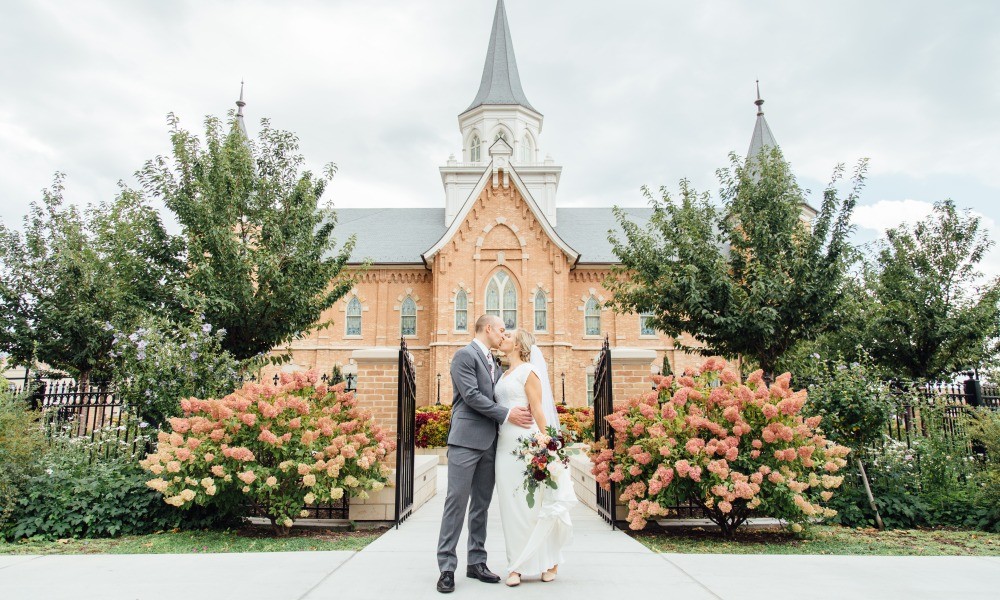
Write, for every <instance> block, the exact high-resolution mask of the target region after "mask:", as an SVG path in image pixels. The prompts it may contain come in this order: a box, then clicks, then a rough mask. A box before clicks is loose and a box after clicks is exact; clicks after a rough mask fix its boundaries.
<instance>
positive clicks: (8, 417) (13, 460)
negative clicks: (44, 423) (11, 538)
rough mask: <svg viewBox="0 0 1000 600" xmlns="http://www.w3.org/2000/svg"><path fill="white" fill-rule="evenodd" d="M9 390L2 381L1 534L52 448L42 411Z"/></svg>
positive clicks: (0, 395) (0, 434)
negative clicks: (27, 486)
mask: <svg viewBox="0 0 1000 600" xmlns="http://www.w3.org/2000/svg"><path fill="white" fill-rule="evenodd" d="M7 390H8V388H7V380H6V379H3V378H2V377H0V531H2V530H3V529H4V527H5V526H6V523H7V521H8V520H9V519H10V518H11V516H12V515H13V513H14V510H15V507H16V505H17V501H18V499H19V498H20V497H21V495H22V493H23V491H24V489H25V487H26V485H27V482H28V480H29V478H30V477H31V476H32V475H34V474H36V473H38V472H39V471H40V466H39V463H38V459H39V457H40V456H42V455H44V453H45V451H46V449H47V448H48V445H47V444H46V442H45V437H44V434H43V432H42V428H41V426H40V425H39V422H38V421H39V413H38V411H33V410H30V409H29V408H28V406H27V404H26V403H25V402H24V400H23V399H22V398H19V397H14V396H13V395H12V394H10V393H9V392H8V391H7Z"/></svg>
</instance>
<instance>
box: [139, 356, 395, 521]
mask: <svg viewBox="0 0 1000 600" xmlns="http://www.w3.org/2000/svg"><path fill="white" fill-rule="evenodd" d="M344 388H345V384H344V383H340V384H337V385H335V386H327V385H325V384H323V383H320V382H319V380H318V374H317V373H316V372H314V371H310V372H306V373H294V374H288V373H285V374H282V375H281V378H280V382H279V384H278V385H273V384H271V383H248V384H246V385H244V386H243V387H242V388H240V389H238V390H236V391H235V392H233V393H232V394H230V395H228V396H225V397H224V398H221V399H213V400H199V399H197V398H190V399H186V400H182V401H181V409H182V411H183V416H181V417H175V418H171V419H169V420H168V424H169V426H168V427H167V428H166V430H165V431H161V432H160V433H159V443H158V444H157V447H156V452H154V453H152V454H149V455H147V457H146V459H145V460H143V461H142V462H141V463H140V464H141V465H142V466H143V468H145V469H146V470H148V471H150V472H151V473H152V474H153V475H154V476H155V478H154V479H151V480H150V481H148V482H147V485H148V486H149V487H150V488H152V489H154V490H156V491H158V492H160V493H161V494H163V497H164V501H166V503H167V504H171V505H173V506H177V507H181V508H185V507H190V506H191V505H192V504H199V505H207V504H213V503H218V504H219V505H220V506H233V505H250V506H253V507H254V508H256V509H259V510H261V511H263V513H264V514H266V515H267V516H268V518H270V519H271V522H272V524H274V526H275V527H276V529H278V531H279V532H280V533H287V531H288V528H290V527H291V526H292V522H293V520H294V519H295V518H298V517H301V516H305V511H304V509H303V507H305V506H309V505H313V504H316V503H319V502H329V501H336V500H339V499H340V498H343V497H344V496H345V495H346V496H349V497H351V496H353V497H361V498H365V497H367V496H368V492H369V491H378V490H380V489H382V488H383V487H384V486H385V485H386V483H387V482H388V476H389V468H388V467H387V466H386V465H385V459H386V456H388V455H389V453H390V452H391V451H392V450H393V449H394V448H395V442H394V441H392V440H389V439H386V435H385V433H384V432H383V431H382V430H381V429H380V428H379V427H378V426H376V425H375V424H374V422H373V421H372V415H371V413H370V412H369V411H367V410H363V409H361V408H359V407H358V406H357V404H356V400H355V398H354V394H353V393H348V392H345V391H344Z"/></svg>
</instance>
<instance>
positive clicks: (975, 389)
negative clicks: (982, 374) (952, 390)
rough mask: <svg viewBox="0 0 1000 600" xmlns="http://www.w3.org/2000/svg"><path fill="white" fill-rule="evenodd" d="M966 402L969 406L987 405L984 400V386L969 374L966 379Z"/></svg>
mask: <svg viewBox="0 0 1000 600" xmlns="http://www.w3.org/2000/svg"><path fill="white" fill-rule="evenodd" d="M965 403H966V404H968V405H969V406H985V405H986V403H985V402H983V386H982V385H981V384H980V383H979V380H978V379H975V378H974V377H972V375H969V378H968V379H966V380H965Z"/></svg>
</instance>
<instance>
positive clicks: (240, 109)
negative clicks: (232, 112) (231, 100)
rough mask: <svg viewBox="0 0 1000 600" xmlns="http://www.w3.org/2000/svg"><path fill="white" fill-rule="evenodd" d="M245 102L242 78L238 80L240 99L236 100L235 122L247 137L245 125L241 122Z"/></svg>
mask: <svg viewBox="0 0 1000 600" xmlns="http://www.w3.org/2000/svg"><path fill="white" fill-rule="evenodd" d="M246 105H247V103H246V102H244V101H243V80H240V99H239V100H237V101H236V124H237V125H238V126H239V128H240V131H242V132H243V136H244V137H249V136H248V135H247V126H246V124H245V123H244V122H243V107H244V106H246Z"/></svg>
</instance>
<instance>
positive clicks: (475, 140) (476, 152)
mask: <svg viewBox="0 0 1000 600" xmlns="http://www.w3.org/2000/svg"><path fill="white" fill-rule="evenodd" d="M480 148H482V142H480V141H479V134H478V133H476V134H473V136H472V142H471V143H470V144H469V161H470V162H474V163H477V162H479V160H480V157H481V156H482V152H481V150H480Z"/></svg>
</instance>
